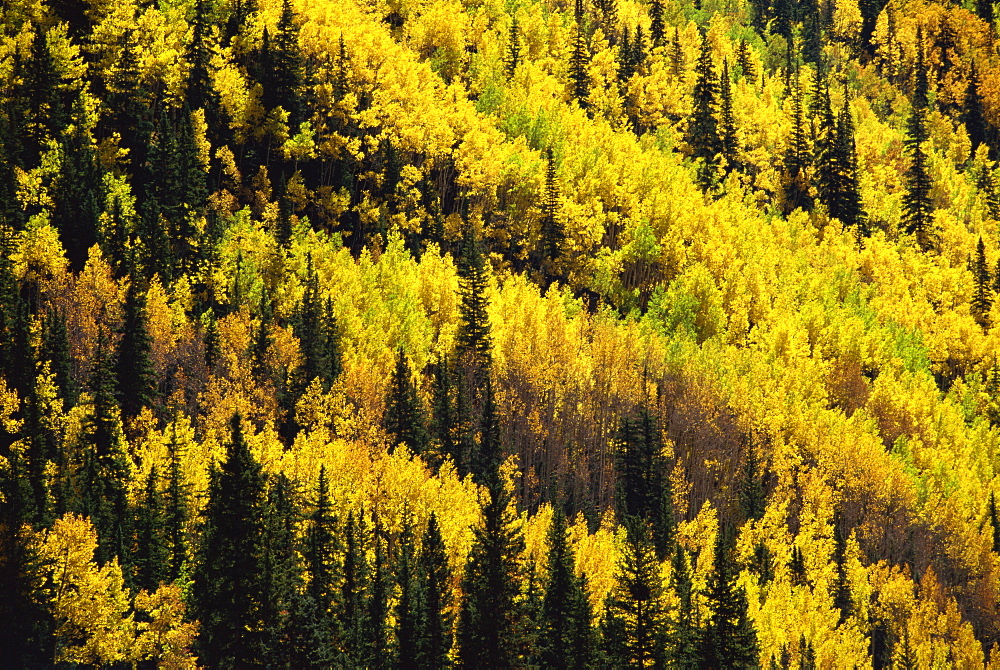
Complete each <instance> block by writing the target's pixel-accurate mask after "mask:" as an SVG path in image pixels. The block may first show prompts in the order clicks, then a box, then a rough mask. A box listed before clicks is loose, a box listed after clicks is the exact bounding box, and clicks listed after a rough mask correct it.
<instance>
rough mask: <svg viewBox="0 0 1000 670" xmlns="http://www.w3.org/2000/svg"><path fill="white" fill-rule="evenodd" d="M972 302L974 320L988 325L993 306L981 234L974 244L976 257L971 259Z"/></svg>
mask: <svg viewBox="0 0 1000 670" xmlns="http://www.w3.org/2000/svg"><path fill="white" fill-rule="evenodd" d="M971 269H972V284H973V287H974V288H973V291H972V303H971V304H970V308H971V311H972V315H973V316H974V317H975V318H976V322H977V323H979V324H980V325H981V326H983V327H984V328H986V327H988V326H989V314H990V309H991V308H992V307H993V291H992V290H991V283H992V282H991V277H990V269H989V266H988V265H987V264H986V246H985V245H984V244H983V237H982V235H980V236H979V242H978V243H977V244H976V257H975V258H974V259H973V261H972V268H971Z"/></svg>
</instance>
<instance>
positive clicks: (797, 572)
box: [788, 545, 807, 586]
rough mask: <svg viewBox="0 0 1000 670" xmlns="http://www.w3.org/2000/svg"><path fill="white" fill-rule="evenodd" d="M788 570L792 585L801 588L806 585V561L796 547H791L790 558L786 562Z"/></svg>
mask: <svg viewBox="0 0 1000 670" xmlns="http://www.w3.org/2000/svg"><path fill="white" fill-rule="evenodd" d="M788 569H789V571H791V573H792V584H795V585H796V586H802V585H804V584H806V583H807V582H806V559H805V556H803V555H802V549H800V548H799V546H798V545H792V557H791V560H789V562H788Z"/></svg>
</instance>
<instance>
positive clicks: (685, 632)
mask: <svg viewBox="0 0 1000 670" xmlns="http://www.w3.org/2000/svg"><path fill="white" fill-rule="evenodd" d="M672 567H673V570H672V571H671V578H670V587H671V588H672V589H673V591H674V594H675V595H676V596H677V607H676V608H675V609H674V610H673V612H672V613H671V615H670V616H669V617H668V620H667V639H668V641H669V643H670V652H669V655H670V662H671V664H672V667H676V668H682V669H684V670H688V669H690V670H694V669H695V668H698V667H700V657H699V652H700V650H701V631H700V629H699V627H698V612H697V610H696V608H695V603H694V596H695V587H694V583H693V581H692V578H691V566H690V564H689V560H688V555H687V551H686V550H685V549H684V547H682V546H681V545H680V544H677V545H676V547H675V548H674V553H673V557H672Z"/></svg>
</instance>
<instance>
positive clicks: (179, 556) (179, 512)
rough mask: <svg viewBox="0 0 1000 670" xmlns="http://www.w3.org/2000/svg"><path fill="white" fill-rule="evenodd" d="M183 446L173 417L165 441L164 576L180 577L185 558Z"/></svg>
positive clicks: (186, 504) (186, 496) (187, 495)
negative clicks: (165, 565) (165, 567)
mask: <svg viewBox="0 0 1000 670" xmlns="http://www.w3.org/2000/svg"><path fill="white" fill-rule="evenodd" d="M183 459H184V449H183V445H182V444H181V442H180V440H179V439H178V438H177V421H176V419H175V420H174V423H173V426H172V428H171V432H170V441H169V442H167V487H166V491H165V494H166V500H165V501H164V526H165V531H164V532H165V535H166V544H167V548H168V552H169V555H168V557H167V579H168V580H170V581H173V580H176V579H178V578H180V576H181V574H182V573H183V572H184V570H185V566H186V564H187V562H188V539H187V526H188V519H189V514H190V513H189V508H190V499H191V498H190V490H191V485H190V484H188V483H187V482H185V481H184V473H183V471H182V469H181V464H182V462H183Z"/></svg>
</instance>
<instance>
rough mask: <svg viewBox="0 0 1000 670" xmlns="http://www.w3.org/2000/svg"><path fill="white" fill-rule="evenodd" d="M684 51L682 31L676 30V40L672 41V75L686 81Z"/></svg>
mask: <svg viewBox="0 0 1000 670" xmlns="http://www.w3.org/2000/svg"><path fill="white" fill-rule="evenodd" d="M684 69H685V65H684V49H683V48H682V47H681V37H680V31H678V29H677V28H674V38H673V39H672V40H670V75H671V76H672V77H674V78H675V79H678V80H680V81H683V80H684Z"/></svg>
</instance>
